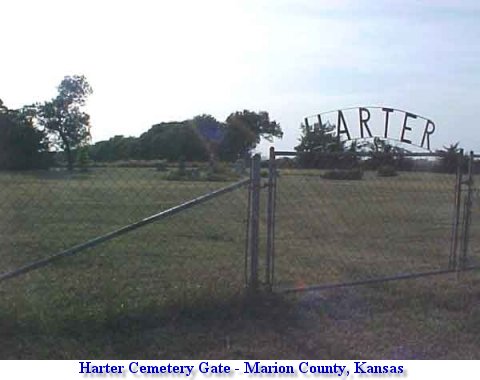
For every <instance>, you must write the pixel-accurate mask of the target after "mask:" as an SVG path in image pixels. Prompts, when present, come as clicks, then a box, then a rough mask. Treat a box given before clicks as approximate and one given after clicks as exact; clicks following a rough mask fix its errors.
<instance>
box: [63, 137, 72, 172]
mask: <svg viewBox="0 0 480 380" xmlns="http://www.w3.org/2000/svg"><path fill="white" fill-rule="evenodd" d="M65 154H66V155H67V165H68V171H69V172H72V171H73V157H72V151H71V150H70V145H69V144H65Z"/></svg>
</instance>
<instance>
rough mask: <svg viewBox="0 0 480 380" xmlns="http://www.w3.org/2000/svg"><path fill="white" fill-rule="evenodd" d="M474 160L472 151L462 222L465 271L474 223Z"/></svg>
mask: <svg viewBox="0 0 480 380" xmlns="http://www.w3.org/2000/svg"><path fill="white" fill-rule="evenodd" d="M473 159H474V154H473V152H472V151H471V152H470V155H469V157H468V172H467V173H468V174H467V180H466V181H465V183H466V185H467V195H466V197H465V201H464V209H463V210H464V211H463V222H462V227H463V228H462V241H461V247H460V252H461V255H462V256H461V262H460V268H461V269H464V268H465V266H466V264H467V253H468V245H469V242H470V224H471V221H472V192H473Z"/></svg>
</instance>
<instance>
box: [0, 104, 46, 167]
mask: <svg viewBox="0 0 480 380" xmlns="http://www.w3.org/2000/svg"><path fill="white" fill-rule="evenodd" d="M47 149H48V144H47V142H46V139H45V135H44V134H43V133H42V132H41V131H39V130H37V129H35V128H34V127H33V123H32V117H31V112H30V110H29V109H28V108H25V109H19V110H10V109H8V108H7V107H6V106H5V105H4V104H3V102H2V101H1V100H0V169H4V170H26V169H36V168H40V167H43V166H44V165H46V164H47V160H48V157H47V155H46V152H47Z"/></svg>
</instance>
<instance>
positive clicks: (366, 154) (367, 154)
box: [275, 150, 480, 157]
mask: <svg viewBox="0 0 480 380" xmlns="http://www.w3.org/2000/svg"><path fill="white" fill-rule="evenodd" d="M311 153H314V154H315V153H316V154H318V155H319V156H321V157H342V156H343V157H351V156H357V157H371V156H373V155H375V154H384V155H387V154H389V153H380V152H378V153H375V152H355V153H352V152H315V151H313V152H294V151H285V150H279V151H275V157H279V156H283V157H296V156H301V155H303V154H311ZM391 154H392V155H393V156H397V157H445V156H446V153H445V152H417V153H414V152H406V153H391ZM477 156H478V157H480V155H476V156H474V157H477Z"/></svg>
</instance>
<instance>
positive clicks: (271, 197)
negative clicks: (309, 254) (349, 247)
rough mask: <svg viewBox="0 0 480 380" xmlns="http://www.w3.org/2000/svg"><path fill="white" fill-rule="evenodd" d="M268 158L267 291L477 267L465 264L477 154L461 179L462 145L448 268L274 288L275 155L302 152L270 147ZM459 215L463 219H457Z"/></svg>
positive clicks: (437, 154)
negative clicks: (464, 176) (278, 149)
mask: <svg viewBox="0 0 480 380" xmlns="http://www.w3.org/2000/svg"><path fill="white" fill-rule="evenodd" d="M269 153H270V154H269V161H268V183H267V187H268V199H267V249H266V272H265V284H266V288H267V290H268V291H271V292H272V291H274V290H280V291H281V292H284V293H288V292H300V291H311V290H323V289H333V288H340V287H349V286H358V285H367V284H374V283H383V282H388V281H397V280H406V279H415V278H419V277H426V276H435V275H444V274H450V273H457V278H458V274H459V272H460V271H472V270H478V269H480V265H478V266H467V255H468V249H469V241H470V225H471V209H472V203H473V202H472V193H473V190H474V189H473V160H474V158H475V157H480V156H478V155H475V154H474V153H473V151H471V152H470V154H469V156H468V158H467V159H468V161H467V162H468V170H467V180H466V181H462V178H463V163H464V158H465V156H464V151H463V149H461V150H460V151H459V153H458V154H457V170H456V178H455V188H454V215H453V223H452V235H451V246H450V256H449V263H448V268H447V269H443V270H442V269H440V270H435V271H428V272H417V273H408V274H399V275H394V276H388V277H379V278H373V279H367V280H363V281H354V282H343V283H333V284H323V285H311V286H304V287H302V288H284V289H275V287H274V279H275V277H274V276H275V215H276V213H275V211H276V196H277V191H276V190H277V177H278V172H277V166H276V159H277V157H278V156H284V157H297V156H299V155H300V154H302V153H299V152H292V151H275V148H274V147H273V146H272V147H270V151H269ZM340 154H342V153H340V152H339V153H333V154H332V153H326V154H325V155H326V156H331V157H332V156H338V155H340ZM355 154H356V156H358V157H362V156H363V157H368V156H370V154H369V153H365V152H358V153H355ZM404 156H405V157H442V156H444V155H443V154H442V153H441V152H429V153H427V152H425V153H406V154H404ZM465 184H466V185H467V189H466V198H465V199H464V205H463V212H462V207H461V203H462V193H463V191H462V185H465ZM460 219H462V222H461V223H460ZM459 226H461V228H460V229H459ZM459 240H460V254H459V253H458V247H459V244H458V241H459Z"/></svg>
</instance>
